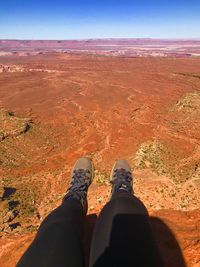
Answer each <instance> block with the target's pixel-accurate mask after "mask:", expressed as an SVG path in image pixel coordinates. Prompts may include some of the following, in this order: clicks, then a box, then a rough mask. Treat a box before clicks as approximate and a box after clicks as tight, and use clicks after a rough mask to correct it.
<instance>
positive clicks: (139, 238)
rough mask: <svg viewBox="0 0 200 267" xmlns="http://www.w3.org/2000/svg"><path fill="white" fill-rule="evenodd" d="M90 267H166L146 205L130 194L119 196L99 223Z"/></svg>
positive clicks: (96, 228)
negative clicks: (163, 263)
mask: <svg viewBox="0 0 200 267" xmlns="http://www.w3.org/2000/svg"><path fill="white" fill-rule="evenodd" d="M89 266H90V267H158V266H159V267H162V266H163V265H162V262H161V259H160V254H159V251H158V248H157V245H156V243H155V240H154V236H153V233H152V230H151V227H150V224H149V218H148V213H147V210H146V208H145V206H144V205H143V204H142V202H141V201H140V200H139V199H137V198H136V197H135V196H133V195H131V194H129V193H127V192H119V193H115V195H114V196H113V197H112V199H111V200H110V202H108V203H107V205H106V206H105V207H104V208H103V210H102V212H101V213H100V216H99V219H98V220H97V223H96V226H95V229H94V234H93V239H92V245H91V253H90V264H89Z"/></svg>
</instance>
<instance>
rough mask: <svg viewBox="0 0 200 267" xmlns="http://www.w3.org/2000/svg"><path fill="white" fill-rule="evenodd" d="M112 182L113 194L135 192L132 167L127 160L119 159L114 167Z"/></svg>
mask: <svg viewBox="0 0 200 267" xmlns="http://www.w3.org/2000/svg"><path fill="white" fill-rule="evenodd" d="M110 183H111V184H112V192H111V196H113V194H114V193H116V192H128V193H133V189H132V186H133V178H132V173H131V168H130V166H129V164H128V162H127V161H126V160H117V161H116V162H115V164H114V166H113V168H112V171H111V177H110Z"/></svg>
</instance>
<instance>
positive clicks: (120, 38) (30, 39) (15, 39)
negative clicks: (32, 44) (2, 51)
mask: <svg viewBox="0 0 200 267" xmlns="http://www.w3.org/2000/svg"><path fill="white" fill-rule="evenodd" d="M138 39H139V40H165V41H168V40H169V41H171V40H177V41H190V40H191V41H200V37H194V38H188V37H181V38H173V37H168V38H158V37H105V38H104V37H94V38H69V39H40V38H39V39H36V38H27V39H20V38H19V39H18V38H0V41H86V40H87V41H88V40H138Z"/></svg>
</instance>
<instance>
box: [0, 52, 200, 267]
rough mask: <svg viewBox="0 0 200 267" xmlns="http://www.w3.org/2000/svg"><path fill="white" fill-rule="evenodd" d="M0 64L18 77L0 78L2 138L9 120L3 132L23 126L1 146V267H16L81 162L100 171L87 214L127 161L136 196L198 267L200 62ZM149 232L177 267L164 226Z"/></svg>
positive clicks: (72, 59) (30, 60) (71, 59)
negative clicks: (118, 163)
mask: <svg viewBox="0 0 200 267" xmlns="http://www.w3.org/2000/svg"><path fill="white" fill-rule="evenodd" d="M0 64H3V65H8V66H13V65H15V66H17V67H18V68H15V67H14V68H12V70H14V71H13V72H8V71H6V72H2V73H0V108H3V109H2V110H0V113H1V114H4V115H2V116H3V117H2V118H4V123H3V124H1V127H2V129H0V131H2V132H3V131H5V129H4V128H5V126H4V125H8V124H9V123H11V122H13V120H14V119H16V121H15V122H14V124H13V125H15V126H12V125H11V126H12V127H11V126H9V129H13V127H17V126H16V125H17V123H16V122H17V121H20V120H22V119H23V120H25V118H26V120H27V121H28V123H29V129H28V130H27V131H25V132H24V133H20V134H17V135H14V136H13V135H9V134H8V135H7V137H6V138H4V139H3V140H1V141H0V178H1V187H2V194H4V195H5V191H6V189H5V188H13V189H14V190H15V192H14V191H13V193H12V194H10V196H7V197H5V198H4V199H3V198H2V201H1V205H0V212H1V214H2V218H3V219H2V221H1V222H0V227H1V239H0V246H1V252H0V266H5V267H10V266H14V263H16V261H17V260H18V259H19V257H20V255H21V254H22V252H23V251H24V250H25V248H26V247H27V245H28V244H29V243H30V241H31V240H32V238H33V236H34V233H35V231H36V229H37V227H38V225H39V224H40V222H41V220H42V219H43V218H44V217H45V216H46V214H48V213H49V212H50V211H51V210H52V208H54V207H56V205H58V204H59V203H60V201H61V199H62V197H63V195H64V193H65V191H66V188H67V186H68V184H69V177H70V169H71V167H72V165H73V164H74V161H75V160H76V158H77V157H79V156H82V155H86V156H89V157H91V158H92V159H93V161H94V163H95V167H96V170H95V180H94V182H93V184H92V186H91V188H90V190H89V196H88V197H89V214H98V213H99V211H100V209H101V208H102V206H103V205H104V204H105V203H106V202H107V200H108V199H109V193H110V186H109V183H108V180H109V172H110V169H111V167H112V164H113V163H114V161H115V160H116V159H117V158H126V159H127V160H129V162H130V165H131V167H132V168H133V170H134V191H135V193H136V195H137V196H139V198H140V199H141V200H143V201H144V203H145V205H146V206H147V208H148V210H149V212H150V215H152V216H154V217H157V218H159V219H160V220H161V221H162V222H164V223H165V224H166V225H167V226H168V228H169V229H170V230H171V231H172V232H173V233H174V235H175V237H176V239H177V241H178V243H179V245H180V248H181V251H182V254H183V257H184V258H185V261H186V263H187V265H185V266H190V267H197V266H199V264H200V258H199V255H200V246H199V240H200V235H199V233H200V229H199V215H200V214H199V209H200V206H199V195H200V194H199V193H200V183H199V181H200V131H199V130H200V119H199V118H200V59H198V58H180V59H178V58H112V57H100V56H89V55H88V56H87V55H66V54H59V53H55V54H47V55H36V56H29V57H18V56H12V57H9V56H5V57H1V58H0ZM19 67H21V68H22V71H19V69H20V68H19ZM6 111H10V112H12V114H11V115H9V113H8V114H7V115H5V112H6ZM10 116H11V117H12V119H11V118H10ZM6 127H7V126H6ZM6 129H8V127H7V128H6ZM15 132H17V131H15ZM0 134H1V132H0ZM12 200H14V201H19V203H18V204H17V205H16V207H15V208H16V209H17V210H18V215H17V216H16V217H14V216H13V214H12V210H11V211H9V210H8V205H9V204H8V203H9V201H12ZM10 218H11V221H12V224H14V223H18V227H16V228H15V229H13V228H12V226H11V225H10V224H9V223H8V221H10V220H9V219H10ZM152 223H153V227H154V228H155V233H156V235H157V238H158V240H160V248H161V250H162V254H163V257H164V259H165V263H166V266H169V267H172V266H183V265H181V263H180V262H178V259H177V261H174V257H176V253H177V249H175V248H173V245H172V247H170V245H169V242H170V241H169V240H168V239H170V238H169V236H167V235H166V234H165V233H164V232H162V229H161V227H160V225H161V223H159V222H158V223H156V222H155V220H154V221H153V222H152ZM160 236H161V237H160ZM159 238H160V239H159ZM168 241H169V242H168ZM170 244H171V243H170ZM11 251H12V255H11V256H10V252H11Z"/></svg>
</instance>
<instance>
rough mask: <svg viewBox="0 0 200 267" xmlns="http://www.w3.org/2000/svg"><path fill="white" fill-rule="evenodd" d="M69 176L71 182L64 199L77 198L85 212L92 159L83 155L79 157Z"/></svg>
mask: <svg viewBox="0 0 200 267" xmlns="http://www.w3.org/2000/svg"><path fill="white" fill-rule="evenodd" d="M71 176H72V178H71V184H70V187H69V189H68V190H67V194H66V196H65V197H64V201H65V200H66V199H70V198H75V199H78V200H79V201H80V203H81V205H82V206H83V209H84V211H85V212H87V191H88V187H89V186H90V184H91V183H92V180H93V177H94V166H93V163H92V161H91V160H90V159H88V158H85V157H83V158H79V159H78V160H77V161H76V163H75V165H74V167H73V169H72V173H71Z"/></svg>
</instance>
